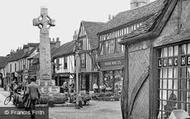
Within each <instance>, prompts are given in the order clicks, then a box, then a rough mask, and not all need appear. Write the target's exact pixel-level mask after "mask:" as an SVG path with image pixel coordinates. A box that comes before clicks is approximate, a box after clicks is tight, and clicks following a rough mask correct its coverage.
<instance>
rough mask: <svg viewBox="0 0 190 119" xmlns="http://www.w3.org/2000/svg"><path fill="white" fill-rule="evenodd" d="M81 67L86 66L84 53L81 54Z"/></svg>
mask: <svg viewBox="0 0 190 119" xmlns="http://www.w3.org/2000/svg"><path fill="white" fill-rule="evenodd" d="M81 67H82V68H86V54H81Z"/></svg>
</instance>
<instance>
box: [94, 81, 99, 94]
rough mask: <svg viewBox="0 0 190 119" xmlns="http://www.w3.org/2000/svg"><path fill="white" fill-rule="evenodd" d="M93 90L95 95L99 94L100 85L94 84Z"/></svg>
mask: <svg viewBox="0 0 190 119" xmlns="http://www.w3.org/2000/svg"><path fill="white" fill-rule="evenodd" d="M93 90H94V93H97V92H98V85H97V84H96V83H94V84H93Z"/></svg>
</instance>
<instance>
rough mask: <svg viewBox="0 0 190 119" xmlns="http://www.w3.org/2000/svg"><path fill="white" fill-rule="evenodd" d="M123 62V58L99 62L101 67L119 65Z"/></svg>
mask: <svg viewBox="0 0 190 119" xmlns="http://www.w3.org/2000/svg"><path fill="white" fill-rule="evenodd" d="M123 64H124V60H112V61H105V62H100V65H101V67H110V66H119V65H123Z"/></svg>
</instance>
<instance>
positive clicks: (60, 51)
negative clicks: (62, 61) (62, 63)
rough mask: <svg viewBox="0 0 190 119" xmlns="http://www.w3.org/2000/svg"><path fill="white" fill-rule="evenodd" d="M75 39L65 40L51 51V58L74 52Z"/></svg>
mask: <svg viewBox="0 0 190 119" xmlns="http://www.w3.org/2000/svg"><path fill="white" fill-rule="evenodd" d="M74 46H75V41H74V40H73V41H70V42H67V43H65V44H63V45H61V46H60V47H59V48H57V49H55V50H54V51H53V52H52V58H53V59H55V58H57V57H62V56H65V55H69V54H73V53H74Z"/></svg>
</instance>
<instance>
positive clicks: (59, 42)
mask: <svg viewBox="0 0 190 119" xmlns="http://www.w3.org/2000/svg"><path fill="white" fill-rule="evenodd" d="M55 43H56V44H55V47H57V48H58V47H60V45H61V41H60V40H59V37H57V38H56V42H55Z"/></svg>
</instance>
